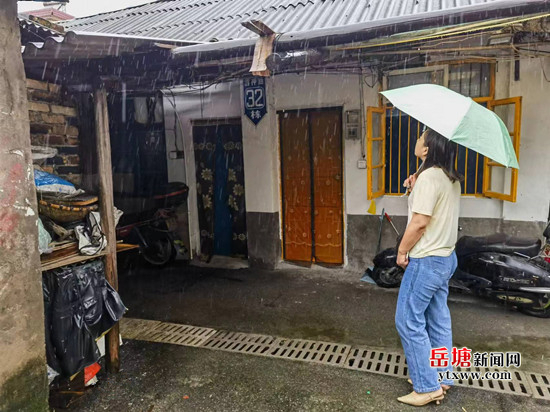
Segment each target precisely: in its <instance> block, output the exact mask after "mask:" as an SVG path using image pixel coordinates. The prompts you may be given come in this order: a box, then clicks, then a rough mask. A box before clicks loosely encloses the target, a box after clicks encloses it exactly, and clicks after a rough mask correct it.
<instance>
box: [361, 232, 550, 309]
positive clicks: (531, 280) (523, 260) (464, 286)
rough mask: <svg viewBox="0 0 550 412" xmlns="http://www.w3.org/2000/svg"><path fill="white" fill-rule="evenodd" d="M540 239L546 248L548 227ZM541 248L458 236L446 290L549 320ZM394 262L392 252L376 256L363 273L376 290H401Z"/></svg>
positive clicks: (499, 237)
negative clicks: (455, 265)
mask: <svg viewBox="0 0 550 412" xmlns="http://www.w3.org/2000/svg"><path fill="white" fill-rule="evenodd" d="M544 237H545V238H546V239H547V242H548V241H549V239H550V224H549V225H548V226H547V227H546V230H545V231H544ZM541 246H542V242H541V241H540V240H539V239H524V238H517V237H512V236H508V235H506V234H503V233H496V234H493V235H489V236H481V237H473V236H463V237H461V238H460V239H459V240H458V242H457V244H456V254H457V258H458V268H457V270H456V272H455V274H454V275H453V277H452V278H451V281H450V282H449V287H451V288H452V289H455V290H460V291H468V292H473V293H474V294H476V295H479V296H485V297H489V298H493V299H497V300H499V301H503V302H505V303H508V304H511V305H513V306H516V307H517V308H518V310H519V311H521V312H523V313H525V314H527V315H531V316H536V317H540V318H550V262H549V260H550V259H549V258H548V257H546V258H545V257H544V256H543V255H542V253H541ZM547 248H548V243H547V245H546V249H547ZM396 258H397V253H396V249H395V248H389V249H386V250H383V251H382V252H380V253H379V254H377V255H376V257H375V258H374V268H373V269H372V270H368V271H367V272H368V274H369V276H370V277H371V278H372V279H373V280H374V281H375V282H376V284H377V285H379V286H382V287H386V288H389V287H398V286H399V285H400V283H401V279H402V278H403V269H402V268H401V267H399V266H397V263H396Z"/></svg>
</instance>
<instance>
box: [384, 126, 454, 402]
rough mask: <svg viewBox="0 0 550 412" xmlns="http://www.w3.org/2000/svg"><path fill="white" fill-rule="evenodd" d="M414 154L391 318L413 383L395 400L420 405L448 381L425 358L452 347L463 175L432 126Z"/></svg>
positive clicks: (447, 385)
mask: <svg viewBox="0 0 550 412" xmlns="http://www.w3.org/2000/svg"><path fill="white" fill-rule="evenodd" d="M415 155H416V156H417V157H419V158H420V159H422V161H423V164H422V169H421V171H420V172H419V174H418V177H416V175H415V176H412V177H411V178H410V179H407V180H408V181H406V182H405V183H406V184H409V183H410V185H411V186H414V187H413V190H412V192H411V195H410V196H409V223H408V225H407V229H406V231H405V233H404V235H403V239H402V240H401V243H400V245H399V250H398V256H397V264H398V265H399V266H401V267H403V268H405V275H404V276H403V281H402V282H401V289H400V291H399V298H398V301H397V311H396V315H395V323H396V326H397V330H398V332H399V335H400V337H401V342H402V344H403V349H404V350H405V356H406V358H407V364H408V367H409V375H410V377H411V380H412V383H413V388H414V391H413V392H412V393H410V394H409V395H406V396H403V397H401V398H398V400H399V401H400V402H403V403H406V404H410V405H415V406H422V405H426V404H427V403H430V402H432V401H437V402H439V401H440V400H442V399H443V396H444V391H445V392H446V390H447V389H449V388H450V386H451V385H452V384H453V382H452V381H443V382H439V380H438V370H437V369H434V368H431V367H430V361H429V358H430V351H431V349H432V348H443V347H444V348H447V351H448V353H450V351H451V348H452V330H451V314H450V312H449V308H448V307H447V296H448V294H449V279H450V278H451V276H452V275H453V273H454V271H455V269H456V266H457V259H456V255H455V252H454V248H455V244H456V241H457V233H458V214H459V213H458V207H459V204H460V191H461V189H460V181H461V180H462V177H461V176H460V175H459V174H458V173H457V171H456V169H455V159H456V155H457V148H456V144H454V143H452V142H451V141H450V140H448V139H446V138H444V137H443V136H441V135H440V134H439V133H437V132H435V131H433V130H429V129H428V130H426V131H425V132H424V133H422V135H421V136H420V138H419V139H418V141H417V143H416V147H415ZM447 369H448V368H447ZM445 370H446V369H440V370H439V371H440V372H443V371H445Z"/></svg>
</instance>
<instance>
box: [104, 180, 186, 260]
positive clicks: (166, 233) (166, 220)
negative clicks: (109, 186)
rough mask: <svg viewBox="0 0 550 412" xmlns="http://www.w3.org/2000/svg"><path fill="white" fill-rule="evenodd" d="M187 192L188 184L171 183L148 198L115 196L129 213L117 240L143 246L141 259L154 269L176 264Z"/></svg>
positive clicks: (123, 219)
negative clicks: (178, 214)
mask: <svg viewBox="0 0 550 412" xmlns="http://www.w3.org/2000/svg"><path fill="white" fill-rule="evenodd" d="M187 193H188V189H187V186H186V185H185V184H183V183H171V184H169V185H167V186H165V187H163V188H160V190H158V191H157V194H156V195H154V196H152V197H148V198H138V197H128V196H120V197H117V196H115V205H116V206H117V207H118V208H119V209H121V210H123V211H124V212H125V214H124V215H123V217H122V218H121V221H120V226H119V227H117V229H116V235H117V239H118V240H122V241H123V242H125V243H132V244H137V245H139V251H140V254H141V256H142V257H143V259H144V260H145V261H146V262H147V263H149V264H151V265H153V266H157V267H161V266H165V265H166V264H168V263H170V262H172V261H173V260H174V259H175V257H176V254H177V249H176V245H175V233H174V230H173V227H174V226H175V224H174V221H175V216H176V209H177V207H178V206H179V205H181V204H182V203H183V202H185V201H186V200H187ZM127 211H128V212H127Z"/></svg>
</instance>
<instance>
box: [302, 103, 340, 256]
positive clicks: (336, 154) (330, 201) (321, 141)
mask: <svg viewBox="0 0 550 412" xmlns="http://www.w3.org/2000/svg"><path fill="white" fill-rule="evenodd" d="M310 116H311V118H310V124H311V143H312V153H313V194H314V196H313V219H314V222H313V227H314V233H315V242H314V256H315V261H316V262H322V263H331V264H342V263H343V262H344V260H343V257H344V256H343V245H342V233H343V231H342V229H343V228H342V226H343V219H342V119H341V111H340V110H330V111H329V110H323V111H319V112H311V113H310Z"/></svg>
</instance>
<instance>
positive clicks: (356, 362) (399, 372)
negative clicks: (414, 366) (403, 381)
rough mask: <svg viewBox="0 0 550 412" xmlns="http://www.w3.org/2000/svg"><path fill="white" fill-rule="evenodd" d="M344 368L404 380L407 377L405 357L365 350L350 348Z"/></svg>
mask: <svg viewBox="0 0 550 412" xmlns="http://www.w3.org/2000/svg"><path fill="white" fill-rule="evenodd" d="M345 366H346V368H348V369H355V370H360V371H365V372H372V373H380V374H383V375H391V376H397V377H399V378H406V377H407V376H408V369H407V363H406V361H405V355H403V354H401V353H386V352H382V351H376V350H370V349H367V348H352V349H351V352H350V354H349V356H348V359H347V360H346V365H345Z"/></svg>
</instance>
